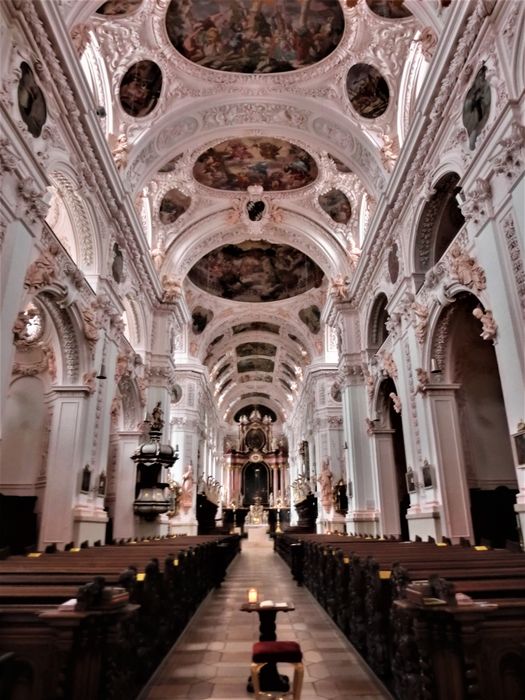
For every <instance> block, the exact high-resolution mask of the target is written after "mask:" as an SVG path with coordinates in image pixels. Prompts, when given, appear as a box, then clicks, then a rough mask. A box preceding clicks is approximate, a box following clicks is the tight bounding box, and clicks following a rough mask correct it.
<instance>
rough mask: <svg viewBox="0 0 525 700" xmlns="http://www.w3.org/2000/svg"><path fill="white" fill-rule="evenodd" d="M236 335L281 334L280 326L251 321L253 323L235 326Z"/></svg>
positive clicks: (233, 329)
mask: <svg viewBox="0 0 525 700" xmlns="http://www.w3.org/2000/svg"><path fill="white" fill-rule="evenodd" d="M232 331H233V333H234V335H237V334H238V333H248V332H249V331H264V332H266V333H275V334H278V333H279V326H277V325H276V324H274V323H266V321H251V323H238V324H237V325H236V326H233V328H232Z"/></svg>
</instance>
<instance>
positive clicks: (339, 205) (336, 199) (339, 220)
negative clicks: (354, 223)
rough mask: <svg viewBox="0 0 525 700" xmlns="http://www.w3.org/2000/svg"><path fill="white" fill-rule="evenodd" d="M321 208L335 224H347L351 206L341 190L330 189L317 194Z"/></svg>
mask: <svg viewBox="0 0 525 700" xmlns="http://www.w3.org/2000/svg"><path fill="white" fill-rule="evenodd" d="M319 204H320V205H321V208H322V209H323V210H324V211H325V212H326V213H327V214H328V216H329V217H330V218H331V219H333V220H334V221H335V222H336V224H347V223H348V222H349V220H350V217H351V215H352V207H351V206H350V202H349V201H348V197H347V196H346V194H345V193H344V192H341V190H330V191H329V192H325V193H324V194H321V195H319Z"/></svg>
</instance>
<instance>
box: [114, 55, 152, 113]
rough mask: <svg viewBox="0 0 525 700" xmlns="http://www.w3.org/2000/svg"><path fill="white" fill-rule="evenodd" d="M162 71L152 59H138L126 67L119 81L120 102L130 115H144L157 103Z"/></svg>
mask: <svg viewBox="0 0 525 700" xmlns="http://www.w3.org/2000/svg"><path fill="white" fill-rule="evenodd" d="M161 88H162V72H161V70H160V68H159V67H158V65H157V64H156V63H154V62H153V61H139V62H138V63H135V64H133V65H132V66H131V68H129V69H128V71H127V72H126V74H125V75H124V77H123V78H122V81H121V83H120V104H121V105H122V109H123V110H124V111H125V112H126V113H127V114H129V115H130V116H132V117H145V116H146V115H148V114H149V113H150V112H151V111H152V110H153V109H154V108H155V105H156V104H157V101H158V99H159V95H160V91H161Z"/></svg>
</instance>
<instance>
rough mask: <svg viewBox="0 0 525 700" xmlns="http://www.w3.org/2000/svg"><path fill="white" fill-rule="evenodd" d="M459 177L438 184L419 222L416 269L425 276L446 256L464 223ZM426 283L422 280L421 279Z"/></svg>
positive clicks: (440, 181)
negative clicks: (445, 253) (460, 204)
mask: <svg viewBox="0 0 525 700" xmlns="http://www.w3.org/2000/svg"><path fill="white" fill-rule="evenodd" d="M458 182H459V175H458V174H457V173H447V174H446V175H444V176H443V177H442V178H441V179H440V180H439V181H438V183H437V184H436V186H435V189H434V193H433V195H432V196H431V198H430V199H429V201H428V202H427V203H426V204H425V206H424V208H423V212H422V214H421V218H420V220H419V224H418V229H417V237H416V246H415V260H414V269H415V272H416V273H422V275H424V273H425V272H426V271H427V270H429V269H430V268H431V267H433V266H434V265H435V264H436V263H437V262H438V260H440V258H441V257H442V256H443V253H444V252H445V251H446V249H447V248H448V246H449V245H450V244H451V242H452V241H453V239H454V238H455V237H456V235H457V233H458V231H459V230H460V229H461V227H462V226H463V224H464V223H465V218H464V217H463V214H462V213H461V209H460V207H459V204H458V200H457V195H458V194H459V193H460V192H461V188H460V187H458ZM421 283H423V276H422V278H421Z"/></svg>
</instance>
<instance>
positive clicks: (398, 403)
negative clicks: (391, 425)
mask: <svg viewBox="0 0 525 700" xmlns="http://www.w3.org/2000/svg"><path fill="white" fill-rule="evenodd" d="M388 396H389V397H390V398H391V399H392V403H393V404H394V411H395V412H396V413H401V399H400V398H399V396H398V395H397V394H396V393H394V392H393V391H391V392H390V394H388Z"/></svg>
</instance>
